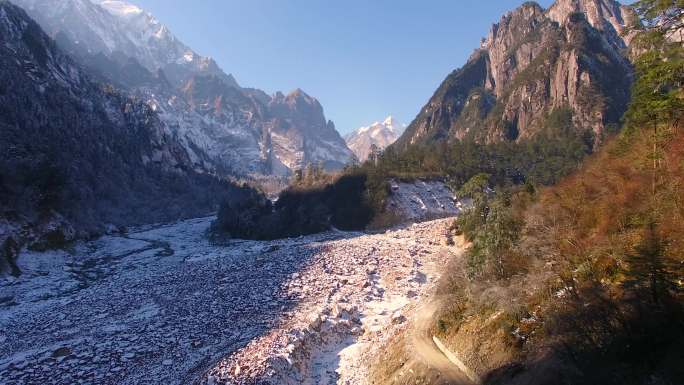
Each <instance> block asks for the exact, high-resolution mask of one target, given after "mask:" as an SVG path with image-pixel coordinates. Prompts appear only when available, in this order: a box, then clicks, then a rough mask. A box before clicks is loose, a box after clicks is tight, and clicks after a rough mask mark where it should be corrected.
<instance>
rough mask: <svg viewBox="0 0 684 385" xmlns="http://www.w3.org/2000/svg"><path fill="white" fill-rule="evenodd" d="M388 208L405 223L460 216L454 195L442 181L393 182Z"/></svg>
mask: <svg viewBox="0 0 684 385" xmlns="http://www.w3.org/2000/svg"><path fill="white" fill-rule="evenodd" d="M390 186H391V194H390V197H389V199H388V203H387V207H388V209H389V210H392V211H393V212H395V213H396V214H398V215H399V216H400V217H401V218H402V219H403V220H405V221H416V222H417V221H425V220H430V219H436V218H444V217H450V216H455V215H458V214H459V213H460V212H461V209H460V208H459V206H458V204H457V201H456V199H455V197H454V193H453V192H451V190H450V189H449V188H448V187H447V185H446V184H445V183H444V182H441V181H422V180H416V181H414V182H399V181H391V182H390Z"/></svg>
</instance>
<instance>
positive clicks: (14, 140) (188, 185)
mask: <svg viewBox="0 0 684 385" xmlns="http://www.w3.org/2000/svg"><path fill="white" fill-rule="evenodd" d="M0 63H1V64H2V65H1V66H0V133H1V135H0V148H1V149H2V151H0V209H1V210H0V230H2V231H0V246H3V247H5V244H4V243H5V241H7V239H8V237H14V240H13V241H12V242H13V243H14V244H20V243H21V242H22V240H28V241H40V242H43V243H45V242H48V243H49V242H53V243H55V242H56V243H59V242H63V241H65V240H69V239H73V238H74V237H77V236H86V235H87V234H89V233H98V232H101V231H102V230H103V229H104V228H105V225H106V224H113V225H115V226H127V225H131V224H136V223H146V222H156V221H165V220H171V219H176V218H180V217H187V216H196V215H200V214H203V213H207V212H209V211H211V210H214V209H215V206H216V204H217V203H219V202H220V201H221V200H223V199H226V198H228V196H229V195H230V194H232V193H233V192H235V191H236V190H237V189H236V188H235V187H233V186H231V185H230V184H228V183H223V182H220V181H219V180H218V179H216V178H214V177H211V176H209V175H200V174H197V173H196V172H194V171H193V170H192V169H193V165H192V162H191V160H190V157H189V155H188V153H187V152H186V151H185V149H184V148H183V146H182V145H181V144H180V143H179V142H178V141H177V140H176V139H175V138H174V137H172V136H170V135H168V130H167V128H166V127H165V125H164V122H163V121H161V120H160V119H159V117H158V116H157V114H156V113H155V112H154V111H153V110H152V109H151V108H150V107H148V106H147V105H146V104H145V103H142V102H141V101H139V100H135V99H132V98H129V97H127V96H126V95H124V94H121V93H119V92H117V91H115V90H113V89H112V88H111V87H107V86H102V85H101V84H99V83H96V82H94V81H93V80H91V79H90V78H89V77H88V75H87V74H86V73H84V71H83V70H82V69H81V67H79V66H78V65H77V64H76V63H74V62H73V61H72V60H71V59H70V58H69V57H68V56H67V55H65V54H64V53H62V52H61V51H60V50H59V49H58V48H57V46H56V45H55V43H54V41H53V40H52V39H50V38H49V37H48V36H47V35H46V34H45V33H44V32H43V31H42V30H41V28H40V27H39V26H38V24H36V23H35V22H34V21H33V20H31V19H30V18H29V17H28V16H27V14H26V13H25V12H24V11H23V10H22V9H21V8H19V7H16V6H14V5H12V4H11V3H10V2H8V1H6V0H2V1H0ZM12 224H18V225H19V226H21V225H25V226H24V227H23V228H18V227H16V226H14V225H12ZM42 236H47V238H46V239H42V240H41V239H38V238H41V237H42Z"/></svg>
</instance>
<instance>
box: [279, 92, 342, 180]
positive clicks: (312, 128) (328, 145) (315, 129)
mask: <svg viewBox="0 0 684 385" xmlns="http://www.w3.org/2000/svg"><path fill="white" fill-rule="evenodd" d="M268 107H269V111H270V122H269V129H268V131H267V133H266V135H268V140H269V141H270V143H271V149H272V150H271V151H272V153H271V162H272V164H273V166H272V167H273V169H274V170H276V169H277V165H281V164H282V165H285V167H287V168H288V169H290V170H297V169H302V168H303V167H305V166H306V165H307V164H322V165H323V167H324V168H326V169H333V170H334V169H341V168H342V167H344V166H345V165H346V164H348V163H349V162H350V161H352V160H353V159H354V154H353V153H352V152H351V150H349V148H348V147H347V145H346V143H345V142H344V139H342V137H341V136H340V134H339V133H338V132H337V130H336V129H335V124H334V123H333V122H332V121H326V119H325V116H324V114H323V107H322V106H321V104H320V103H319V102H318V100H316V99H315V98H313V97H311V96H309V95H307V94H306V93H305V92H304V91H302V90H300V89H297V90H295V91H293V92H291V93H290V94H288V95H283V94H282V93H277V94H276V95H275V96H274V97H273V99H272V100H271V101H270V102H269V104H268Z"/></svg>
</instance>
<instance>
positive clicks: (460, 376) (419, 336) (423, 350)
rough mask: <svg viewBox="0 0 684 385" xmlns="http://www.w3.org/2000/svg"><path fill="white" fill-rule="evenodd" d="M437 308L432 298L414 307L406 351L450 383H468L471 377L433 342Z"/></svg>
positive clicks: (436, 303) (436, 302) (437, 302)
mask: <svg viewBox="0 0 684 385" xmlns="http://www.w3.org/2000/svg"><path fill="white" fill-rule="evenodd" d="M438 309H439V301H438V300H436V299H432V300H430V301H429V302H426V303H424V304H422V305H421V306H420V307H418V308H417V309H416V313H415V314H416V316H415V318H414V322H413V329H412V330H411V331H410V333H409V334H410V338H409V341H410V342H409V343H410V346H409V347H408V351H409V352H410V354H412V355H413V359H415V360H418V361H419V362H421V363H422V364H423V365H426V366H428V367H431V368H434V369H437V370H438V371H439V372H440V373H441V375H442V376H443V378H444V379H445V380H446V381H447V382H448V383H452V384H470V383H472V381H471V379H469V378H468V376H467V375H466V374H465V373H464V372H463V371H462V370H461V369H460V368H459V367H458V366H457V365H456V364H455V363H454V362H452V361H450V360H449V358H447V357H446V356H445V355H444V352H442V351H441V350H440V349H439V348H438V346H437V345H436V344H435V341H434V337H433V335H432V333H431V327H432V325H433V322H434V315H435V313H436V312H437V310H438Z"/></svg>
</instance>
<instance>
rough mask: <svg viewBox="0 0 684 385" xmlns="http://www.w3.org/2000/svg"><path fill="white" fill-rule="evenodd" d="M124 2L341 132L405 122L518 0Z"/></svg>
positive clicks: (547, 0) (246, 80) (244, 80)
mask: <svg viewBox="0 0 684 385" xmlns="http://www.w3.org/2000/svg"><path fill="white" fill-rule="evenodd" d="M130 2H132V3H134V4H136V5H138V6H140V7H142V8H144V9H146V10H147V11H149V12H151V13H152V14H153V15H155V16H156V17H157V18H158V19H159V20H160V21H162V22H163V23H165V24H166V25H167V26H168V27H169V28H170V29H171V30H172V31H173V32H174V34H175V35H176V36H177V37H178V38H179V39H180V40H182V41H183V42H185V43H186V44H187V45H189V46H190V47H192V48H193V49H194V50H195V51H197V52H198V53H200V54H203V55H208V56H211V57H213V58H214V59H216V61H217V62H218V63H219V65H220V66H221V67H222V68H223V69H224V70H225V71H226V72H229V73H232V74H233V75H234V76H235V78H236V79H237V80H238V82H239V83H240V84H241V85H242V86H247V87H256V88H261V89H263V90H265V91H266V92H268V93H273V92H275V91H278V90H282V91H284V92H287V91H290V90H293V89H295V88H297V87H299V88H302V89H303V90H304V91H306V92H307V93H308V94H310V95H312V96H314V97H316V98H317V99H318V100H319V101H320V102H321V104H322V105H323V108H324V109H325V113H326V117H327V118H328V119H331V120H333V121H334V122H335V124H336V126H337V129H338V130H339V131H340V132H341V133H343V134H344V133H347V132H349V131H350V130H352V129H355V128H358V127H360V126H362V125H367V124H369V123H372V122H374V121H376V120H382V119H384V118H385V116H387V115H390V114H391V115H393V116H395V117H396V118H397V119H399V120H400V121H402V122H403V123H406V124H408V123H410V121H411V120H413V118H414V117H415V116H416V114H417V113H418V111H419V110H420V108H421V107H422V106H423V105H424V104H425V103H426V102H427V100H428V99H429V98H430V96H432V93H433V92H434V90H435V89H436V88H437V86H438V85H439V83H440V82H441V81H442V80H443V79H444V78H445V77H446V75H447V74H448V73H449V72H450V71H452V70H454V69H456V68H458V67H460V66H461V65H463V64H464V63H465V61H466V60H467V58H468V56H470V54H471V53H472V51H473V49H475V48H476V47H478V45H479V43H480V39H481V38H482V37H484V36H485V35H486V34H487V33H488V31H489V28H490V26H491V24H492V23H494V22H496V21H498V20H499V18H500V17H501V15H503V14H504V13H505V12H506V11H508V10H511V9H513V8H515V7H517V6H518V5H520V4H522V3H523V0H412V1H408V0H406V1H405V0H344V1H334V2H333V1H324V0H296V1H295V0H292V1H290V0H197V1H188V0H130ZM539 3H540V4H541V5H542V6H544V7H547V6H548V5H550V4H551V3H552V0H542V1H539Z"/></svg>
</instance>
